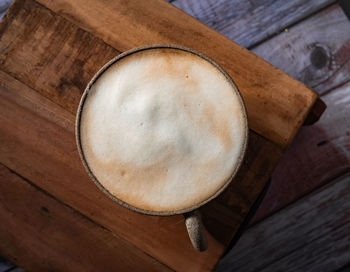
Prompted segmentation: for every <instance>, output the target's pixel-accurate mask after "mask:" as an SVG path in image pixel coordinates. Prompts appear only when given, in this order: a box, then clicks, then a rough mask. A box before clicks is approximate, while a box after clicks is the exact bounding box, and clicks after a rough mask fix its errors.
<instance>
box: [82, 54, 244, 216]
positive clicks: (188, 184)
mask: <svg viewBox="0 0 350 272" xmlns="http://www.w3.org/2000/svg"><path fill="white" fill-rule="evenodd" d="M106 67H107V68H106V69H105V70H104V71H103V72H101V73H100V74H99V75H98V77H97V78H96V79H95V80H94V82H93V84H92V85H91V86H89V89H88V91H87V92H86V94H85V99H83V100H82V105H81V112H80V120H79V121H80V122H78V124H79V127H78V131H79V133H78V137H79V140H78V141H79V142H80V148H81V153H82V155H83V157H84V160H85V163H86V165H87V167H88V169H89V171H90V173H91V174H92V175H93V176H94V178H95V180H96V181H97V182H98V183H99V184H100V185H101V186H102V187H103V189H104V190H105V191H107V193H108V194H109V195H111V196H113V197H115V198H116V199H118V200H119V201H121V202H123V203H124V204H127V205H128V206H129V207H132V208H134V209H136V210H138V211H141V212H146V213H147V212H155V213H159V214H168V213H181V212H183V211H186V210H190V209H191V208H193V207H196V206H199V205H201V204H202V203H204V202H206V201H207V200H208V199H211V198H213V197H214V196H216V195H217V194H218V193H219V192H221V190H222V189H223V188H224V187H225V185H226V184H227V183H228V182H229V181H230V179H231V178H232V176H233V175H234V174H235V172H236V170H237V168H238V167H239V164H240V163H241V160H242V156H243V153H244V149H245V145H246V140H247V121H246V115H245V109H244V105H243V103H242V100H241V97H240V95H239V93H238V91H237V89H236V87H235V85H234V84H233V83H232V81H231V80H230V79H229V78H228V77H227V76H226V74H224V72H222V71H221V70H220V69H219V68H218V67H217V66H216V65H214V64H213V63H211V62H210V61H208V60H206V59H205V58H203V57H200V56H199V55H197V54H195V53H192V52H188V51H186V50H182V49H176V48H148V49H145V50H140V51H136V52H134V53H131V54H128V55H126V56H124V57H122V58H120V59H118V60H117V61H115V62H113V61H112V63H111V64H109V65H107V66H106Z"/></svg>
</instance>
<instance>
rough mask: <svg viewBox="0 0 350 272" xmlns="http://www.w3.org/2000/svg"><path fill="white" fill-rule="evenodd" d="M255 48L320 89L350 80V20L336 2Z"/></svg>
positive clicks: (290, 73) (281, 66)
mask: <svg viewBox="0 0 350 272" xmlns="http://www.w3.org/2000/svg"><path fill="white" fill-rule="evenodd" d="M305 3H306V2H305ZM253 52H254V53H256V54H257V55H259V56H260V57H262V58H264V59H266V60H267V61H269V62H270V63H272V64H273V65H275V66H277V67H278V68H280V69H281V70H283V71H284V72H286V73H287V74H289V75H290V76H292V77H294V78H296V79H298V80H300V81H302V82H304V83H305V84H306V85H307V86H309V87H310V88H313V89H315V90H316V91H317V92H318V93H320V94H322V93H326V92H327V91H328V90H331V89H335V88H337V87H339V86H341V85H343V84H345V83H346V82H349V81H350V21H349V19H348V18H347V17H346V15H345V14H344V12H343V10H342V9H341V7H340V6H339V5H338V4H336V5H333V6H331V7H329V8H328V9H326V10H324V11H322V12H320V13H317V14H316V15H314V16H312V17H310V18H308V19H307V20H305V21H302V22H300V23H299V24H297V25H295V26H293V27H291V28H289V29H288V32H284V33H281V34H280V35H278V36H276V37H274V38H272V39H270V40H268V41H266V42H265V43H263V44H261V45H259V46H258V47H255V48H253Z"/></svg>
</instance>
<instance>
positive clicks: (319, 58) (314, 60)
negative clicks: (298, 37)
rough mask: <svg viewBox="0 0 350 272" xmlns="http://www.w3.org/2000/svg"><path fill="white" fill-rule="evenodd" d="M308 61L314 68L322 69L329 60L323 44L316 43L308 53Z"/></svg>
mask: <svg viewBox="0 0 350 272" xmlns="http://www.w3.org/2000/svg"><path fill="white" fill-rule="evenodd" d="M310 61H311V64H312V65H313V66H314V67H315V68H317V69H322V68H323V67H325V66H326V65H328V62H329V55H328V52H327V50H326V49H325V48H324V47H323V46H320V45H316V46H315V47H314V48H313V50H312V52H311V54H310Z"/></svg>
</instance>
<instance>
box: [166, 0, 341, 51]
mask: <svg viewBox="0 0 350 272" xmlns="http://www.w3.org/2000/svg"><path fill="white" fill-rule="evenodd" d="M333 2H335V1H334V0H309V1H304V0H293V1H291V0H289V1H284V0H267V1H258V0H250V1H247V0H243V1H242V0H232V1H229V0H219V1H215V0H206V1H204V0H202V1H197V0H176V1H173V2H172V4H174V5H175V6H177V7H178V8H180V9H182V10H184V11H185V12H187V13H189V14H190V15H192V16H193V17H195V18H197V19H199V20H200V21H202V22H203V23H205V24H207V25H209V26H210V27H212V28H214V29H215V30H217V31H219V32H221V33H222V34H224V35H225V36H227V37H228V38H230V39H232V40H234V41H235V42H237V43H239V44H240V45H242V46H244V47H250V46H252V45H254V44H257V43H259V42H261V41H262V40H265V39H267V38H268V37H270V36H272V35H274V34H276V33H278V32H280V31H281V30H283V29H284V28H285V27H287V26H289V25H291V24H293V23H295V22H297V21H299V20H301V19H303V18H305V17H307V16H308V15H310V14H312V13H313V12H316V11H317V10H319V9H321V8H323V7H325V6H326V5H329V4H331V3H333Z"/></svg>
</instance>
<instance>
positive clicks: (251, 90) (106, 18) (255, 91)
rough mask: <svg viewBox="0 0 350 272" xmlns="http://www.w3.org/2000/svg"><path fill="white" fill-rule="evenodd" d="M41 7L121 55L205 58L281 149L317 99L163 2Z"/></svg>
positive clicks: (252, 123) (51, 3) (48, 2)
mask: <svg viewBox="0 0 350 272" xmlns="http://www.w3.org/2000/svg"><path fill="white" fill-rule="evenodd" d="M39 2H40V3H42V4H43V5H45V6H47V7H48V8H49V9H51V10H53V11H55V12H57V13H58V14H60V15H62V16H63V17H64V18H66V19H68V20H70V21H71V22H74V23H75V24H76V25H78V26H79V27H81V28H83V29H85V30H87V31H89V32H91V33H92V34H94V35H96V36H97V37H100V38H101V39H103V40H104V41H105V42H106V43H108V44H109V45H111V46H113V47H114V48H116V49H117V50H119V51H125V50H127V49H130V48H133V47H136V46H140V45H144V44H150V43H173V44H181V45H184V46H187V47H190V48H193V49H196V50H198V51H201V52H203V53H204V54H206V55H208V56H209V57H211V58H212V59H214V60H215V61H216V62H217V63H218V64H220V65H221V66H222V67H223V68H224V69H225V70H227V72H228V73H229V74H230V75H231V76H232V78H233V79H234V81H235V82H236V83H237V85H238V87H239V89H240V90H241V92H242V94H243V97H244V101H245V103H246V105H247V109H248V117H249V124H250V128H251V129H252V130H254V131H255V132H257V133H259V134H260V135H262V136H264V137H265V138H266V139H269V140H272V141H273V142H275V143H277V144H278V145H280V146H281V147H285V146H287V145H288V144H289V143H290V142H291V140H292V139H293V137H294V135H295V133H296V131H297V130H298V129H299V127H300V125H301V124H302V123H303V121H304V119H305V118H306V116H307V114H308V112H309V110H310V107H311V106H312V105H313V104H314V102H315V100H316V99H317V95H316V94H315V93H314V92H313V91H311V90H310V89H308V88H306V87H305V86H304V85H303V84H301V83H300V82H298V81H296V80H293V79H292V78H290V77H289V76H287V75H286V74H284V73H282V72H281V71H280V70H278V69H276V68H274V67H273V66H271V65H270V64H269V63H267V62H265V61H263V60H262V59H260V58H258V57H256V56H255V55H254V54H252V53H251V52H249V51H248V50H246V49H244V48H242V47H240V46H239V45H237V44H235V43H233V42H232V41H230V40H229V39H228V38H226V37H224V36H222V35H220V34H219V33H217V32H216V31H214V30H212V29H210V28H209V27H206V26H205V25H203V24H202V23H200V22H199V21H197V20H195V19H193V18H192V17H191V16H189V15H187V14H185V13H184V12H182V11H180V10H179V9H177V8H175V7H173V6H172V5H171V4H169V3H167V2H165V1H163V0H152V1H137V0H131V1H127V2H125V1H121V0H118V1H111V0H103V1H95V0H89V1H85V0H84V1H82V0H79V1H65V0H61V1H51V0H40V1H39ZM21 14H23V13H21ZM22 16H24V15H22ZM6 33H7V35H11V33H10V32H6ZM130 33H132V35H130ZM2 46H8V45H5V44H3V45H2ZM13 50H15V49H13ZM17 50H18V49H17ZM6 71H8V72H11V71H10V70H6Z"/></svg>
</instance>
